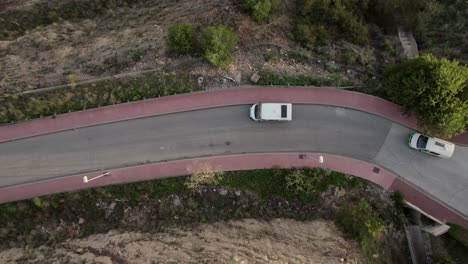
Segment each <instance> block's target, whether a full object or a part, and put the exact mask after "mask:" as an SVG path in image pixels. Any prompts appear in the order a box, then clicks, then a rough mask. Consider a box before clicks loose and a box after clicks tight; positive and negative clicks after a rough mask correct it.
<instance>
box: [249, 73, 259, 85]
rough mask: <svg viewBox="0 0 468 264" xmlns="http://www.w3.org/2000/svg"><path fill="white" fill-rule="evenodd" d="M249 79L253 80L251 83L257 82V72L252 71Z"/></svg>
mask: <svg viewBox="0 0 468 264" xmlns="http://www.w3.org/2000/svg"><path fill="white" fill-rule="evenodd" d="M250 80H251V81H252V82H253V83H257V82H258V80H260V75H259V74H258V73H254V74H253V75H252V77H250Z"/></svg>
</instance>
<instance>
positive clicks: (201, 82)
mask: <svg viewBox="0 0 468 264" xmlns="http://www.w3.org/2000/svg"><path fill="white" fill-rule="evenodd" d="M197 83H198V87H200V88H201V87H202V85H203V76H200V77H198V80H197Z"/></svg>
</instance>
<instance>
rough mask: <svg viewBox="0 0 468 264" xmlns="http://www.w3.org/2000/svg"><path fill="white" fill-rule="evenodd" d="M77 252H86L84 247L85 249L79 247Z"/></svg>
mask: <svg viewBox="0 0 468 264" xmlns="http://www.w3.org/2000/svg"><path fill="white" fill-rule="evenodd" d="M76 252H77V253H83V252H84V249H83V248H78V249H77V250H76Z"/></svg>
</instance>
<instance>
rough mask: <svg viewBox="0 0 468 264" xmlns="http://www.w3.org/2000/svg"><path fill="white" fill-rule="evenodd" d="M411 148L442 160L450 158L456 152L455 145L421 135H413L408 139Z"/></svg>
mask: <svg viewBox="0 0 468 264" xmlns="http://www.w3.org/2000/svg"><path fill="white" fill-rule="evenodd" d="M408 145H409V147H410V148H413V149H417V150H419V151H421V152H425V153H428V154H430V155H434V156H437V157H442V158H447V159H448V158H450V157H452V155H453V151H454V150H455V144H453V143H450V142H447V141H445V140H442V139H438V138H433V137H429V136H426V135H422V134H419V133H414V134H411V135H410V136H409V138H408Z"/></svg>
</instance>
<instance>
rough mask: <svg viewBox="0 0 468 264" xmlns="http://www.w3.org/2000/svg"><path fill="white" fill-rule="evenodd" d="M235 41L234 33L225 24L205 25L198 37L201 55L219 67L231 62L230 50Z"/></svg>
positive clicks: (236, 39) (236, 38) (236, 40)
mask: <svg viewBox="0 0 468 264" xmlns="http://www.w3.org/2000/svg"><path fill="white" fill-rule="evenodd" d="M237 42H238V37H237V35H236V33H234V32H233V31H232V30H230V29H229V28H227V27H225V26H214V27H207V28H205V29H203V31H202V34H201V38H200V43H201V48H202V52H203V57H205V59H207V60H208V61H209V62H211V63H212V64H213V65H215V66H216V67H219V68H225V67H227V66H228V65H229V63H231V61H232V57H231V51H232V49H233V48H234V47H235V46H236V44H237Z"/></svg>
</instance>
